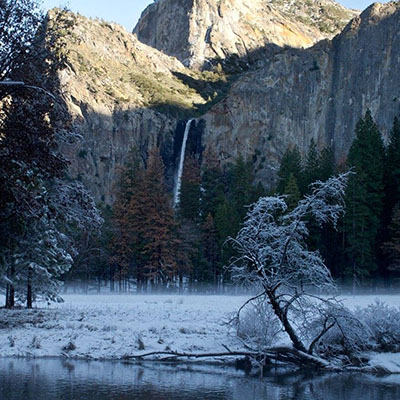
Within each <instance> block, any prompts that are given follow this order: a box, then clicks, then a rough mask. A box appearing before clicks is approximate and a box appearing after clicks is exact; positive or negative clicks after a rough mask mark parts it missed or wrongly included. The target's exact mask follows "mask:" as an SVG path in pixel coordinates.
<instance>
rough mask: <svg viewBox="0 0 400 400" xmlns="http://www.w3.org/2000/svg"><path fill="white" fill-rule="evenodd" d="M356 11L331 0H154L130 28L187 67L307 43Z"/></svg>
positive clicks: (332, 30) (335, 29)
mask: <svg viewBox="0 0 400 400" xmlns="http://www.w3.org/2000/svg"><path fill="white" fill-rule="evenodd" d="M355 15H357V12H356V11H354V10H348V9H346V8H344V7H342V6H340V5H339V4H337V3H336V2H334V1H332V0H320V1H311V2H310V1H308V0H299V1H295V2H293V1H282V0H159V1H157V2H155V3H153V4H151V5H149V6H148V7H147V9H146V10H145V11H144V12H143V13H142V16H141V18H140V20H139V22H138V24H137V26H136V27H135V29H134V33H135V34H136V35H137V37H138V39H139V40H140V41H142V42H143V43H146V44H148V45H149V46H152V47H154V48H156V49H158V50H160V51H162V52H164V53H165V54H169V55H171V56H175V57H177V58H178V59H179V60H181V61H182V62H183V63H184V64H185V65H186V66H189V67H191V68H199V69H201V68H204V67H207V65H208V62H209V61H210V60H224V59H225V58H228V57H230V56H232V55H236V56H238V57H240V58H243V59H244V60H250V59H251V57H252V53H253V52H255V51H257V50H258V49H260V48H265V46H268V45H271V44H272V45H275V46H279V47H284V46H289V47H296V48H302V47H309V46H311V45H313V44H315V43H316V42H317V41H319V40H321V39H324V38H327V37H332V36H333V35H335V34H337V33H338V32H340V31H341V29H343V27H344V26H345V24H346V23H347V22H348V21H349V20H350V19H351V18H352V17H354V16H355Z"/></svg>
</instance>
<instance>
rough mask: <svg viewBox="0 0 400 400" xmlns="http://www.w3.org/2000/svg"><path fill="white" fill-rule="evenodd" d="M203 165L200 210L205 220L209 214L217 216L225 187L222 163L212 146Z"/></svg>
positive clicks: (206, 153)
mask: <svg viewBox="0 0 400 400" xmlns="http://www.w3.org/2000/svg"><path fill="white" fill-rule="evenodd" d="M203 165H204V167H203V172H202V176H201V191H202V193H201V203H200V210H201V216H202V218H203V220H205V219H206V218H207V216H208V214H211V216H212V217H215V213H216V211H217V207H218V205H219V204H221V203H222V202H223V201H224V198H225V193H224V191H225V187H224V173H223V171H222V168H221V164H220V162H219V160H218V158H217V155H216V154H215V153H214V152H213V150H212V149H211V148H207V150H206V151H205V154H204V160H203Z"/></svg>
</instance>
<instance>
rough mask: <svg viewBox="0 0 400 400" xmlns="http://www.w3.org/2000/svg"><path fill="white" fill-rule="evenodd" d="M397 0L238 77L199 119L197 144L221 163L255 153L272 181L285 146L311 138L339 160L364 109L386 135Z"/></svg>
mask: <svg viewBox="0 0 400 400" xmlns="http://www.w3.org/2000/svg"><path fill="white" fill-rule="evenodd" d="M399 26H400V2H390V3H386V4H380V3H375V4H373V5H371V6H370V7H369V8H368V9H366V10H365V11H364V12H363V13H362V14H361V15H360V16H359V17H356V18H354V19H353V20H352V21H351V22H350V23H349V24H348V25H347V26H346V28H345V29H344V31H343V32H342V33H341V34H340V35H338V36H336V37H335V38H334V39H333V40H332V41H330V40H324V41H322V42H319V43H318V44H316V45H315V46H313V47H312V48H310V49H306V50H296V49H288V50H285V51H282V52H281V53H280V54H277V55H275V56H274V58H273V59H271V60H270V61H269V62H267V63H265V65H264V66H263V67H261V68H259V69H258V70H256V71H252V72H249V73H247V74H245V75H244V76H242V77H241V78H240V79H239V80H238V81H237V82H236V83H235V84H234V85H233V87H232V88H231V90H230V92H229V96H228V97H227V98H226V99H225V100H223V101H222V102H220V103H219V104H218V105H216V106H215V107H214V108H213V109H212V110H211V111H210V112H208V113H207V114H206V115H204V116H203V118H202V119H203V121H204V122H205V129H204V133H203V141H204V144H205V145H207V146H211V147H213V148H214V149H218V154H219V156H220V158H221V159H222V160H231V159H232V158H234V157H237V156H238V155H239V154H242V155H244V156H245V157H247V158H248V157H252V156H254V155H255V157H257V164H256V168H257V176H258V178H259V179H260V180H261V181H263V182H264V183H267V184H268V182H271V181H273V178H274V176H275V171H276V168H277V167H278V165H279V161H280V158H281V156H282V154H283V152H284V151H285V149H286V148H287V147H288V146H292V145H297V146H298V147H299V148H300V150H301V151H302V152H303V153H304V152H306V151H307V148H308V146H309V143H310V141H311V138H314V140H315V141H316V142H317V143H318V144H319V146H321V147H322V146H326V145H329V144H332V145H333V146H334V149H335V154H336V157H337V159H338V160H339V161H340V160H341V159H343V158H344V157H345V156H346V154H347V152H348V150H349V147H350V145H351V142H352V139H353V137H354V128H355V124H356V122H357V120H358V119H359V118H360V116H362V114H363V113H365V111H366V109H367V108H369V109H370V110H371V111H372V114H373V116H374V117H375V118H376V121H377V123H378V125H379V127H380V128H381V130H382V132H383V134H384V135H387V134H388V132H389V130H390V128H391V125H392V123H393V118H394V117H395V116H396V115H399V112H400V80H399V78H398V71H399V67H400V30H399Z"/></svg>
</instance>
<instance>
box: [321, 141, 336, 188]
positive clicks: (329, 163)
mask: <svg viewBox="0 0 400 400" xmlns="http://www.w3.org/2000/svg"><path fill="white" fill-rule="evenodd" d="M335 173H336V163H335V153H334V151H333V147H332V146H328V147H324V148H323V149H322V151H321V156H320V160H319V174H318V180H320V181H326V180H328V179H329V178H330V177H332V176H333V175H334V174H335Z"/></svg>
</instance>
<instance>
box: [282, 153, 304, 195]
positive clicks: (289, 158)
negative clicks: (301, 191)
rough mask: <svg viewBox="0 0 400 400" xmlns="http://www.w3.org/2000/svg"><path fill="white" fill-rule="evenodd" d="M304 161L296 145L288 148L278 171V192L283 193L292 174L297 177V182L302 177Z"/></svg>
mask: <svg viewBox="0 0 400 400" xmlns="http://www.w3.org/2000/svg"><path fill="white" fill-rule="evenodd" d="M301 164H302V162H301V154H300V151H299V149H298V148H297V147H296V146H295V147H293V148H291V149H290V148H289V149H287V150H286V152H285V154H284V155H283V157H282V160H281V165H280V167H279V171H278V174H277V175H278V185H277V192H278V193H280V194H282V193H283V192H284V191H285V188H286V186H287V184H288V181H289V177H290V174H293V175H294V177H295V178H296V181H297V184H298V183H299V182H301V178H302V176H301V175H302V165H301Z"/></svg>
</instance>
